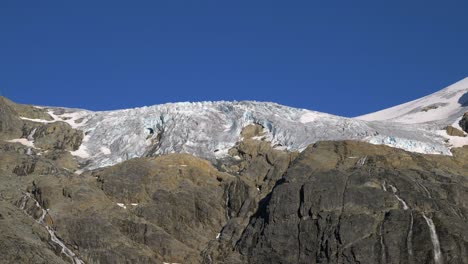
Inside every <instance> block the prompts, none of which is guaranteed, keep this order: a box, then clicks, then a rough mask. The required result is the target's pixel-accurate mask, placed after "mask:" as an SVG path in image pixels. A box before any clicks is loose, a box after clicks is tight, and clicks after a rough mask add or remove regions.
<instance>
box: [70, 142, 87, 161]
mask: <svg viewBox="0 0 468 264" xmlns="http://www.w3.org/2000/svg"><path fill="white" fill-rule="evenodd" d="M70 153H71V154H72V155H73V156H76V157H80V158H82V159H87V158H89V157H90V156H91V155H89V153H88V148H87V147H86V146H85V145H83V144H81V146H80V147H79V148H78V149H77V150H75V151H70Z"/></svg>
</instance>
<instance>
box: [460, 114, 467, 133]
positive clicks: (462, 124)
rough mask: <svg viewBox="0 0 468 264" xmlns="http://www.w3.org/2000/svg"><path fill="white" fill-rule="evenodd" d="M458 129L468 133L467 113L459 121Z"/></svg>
mask: <svg viewBox="0 0 468 264" xmlns="http://www.w3.org/2000/svg"><path fill="white" fill-rule="evenodd" d="M460 127H461V128H462V129H463V131H465V132H466V133H468V112H467V113H465V114H464V115H463V117H462V119H461V120H460Z"/></svg>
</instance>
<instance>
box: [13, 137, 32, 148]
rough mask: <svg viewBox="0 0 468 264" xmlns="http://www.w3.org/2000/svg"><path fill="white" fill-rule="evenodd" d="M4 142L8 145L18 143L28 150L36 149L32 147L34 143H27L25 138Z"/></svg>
mask: <svg viewBox="0 0 468 264" xmlns="http://www.w3.org/2000/svg"><path fill="white" fill-rule="evenodd" d="M6 142H10V143H20V144H22V145H24V146H26V147H30V148H36V147H35V146H34V142H33V141H29V140H27V139H26V138H16V139H11V140H7V141H6Z"/></svg>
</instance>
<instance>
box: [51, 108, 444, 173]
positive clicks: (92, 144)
mask: <svg viewBox="0 0 468 264" xmlns="http://www.w3.org/2000/svg"><path fill="white" fill-rule="evenodd" d="M47 109H48V111H50V112H52V116H53V118H54V119H55V121H63V122H67V123H69V124H70V125H71V126H72V127H74V128H76V129H79V130H82V131H83V133H84V135H85V136H84V139H83V142H82V145H81V146H80V148H79V149H78V150H76V151H74V152H72V154H74V155H75V156H76V157H77V158H78V159H80V161H81V162H82V163H83V164H86V167H85V169H95V168H99V167H105V166H110V165H114V164H117V163H119V162H122V161H124V160H127V159H131V158H135V157H142V156H150V155H159V154H168V153H189V154H193V155H196V156H199V157H202V158H206V159H209V160H215V159H219V158H223V157H226V156H227V155H228V150H229V149H230V148H231V147H233V146H234V145H235V144H236V143H237V142H239V141H240V140H241V130H242V129H243V128H244V127H245V126H247V125H249V124H260V125H262V126H263V127H264V130H265V131H266V135H265V139H264V140H267V141H270V142H271V144H272V145H273V146H275V147H276V148H280V149H287V150H290V151H302V150H303V149H305V148H306V147H307V146H308V145H310V144H313V143H315V142H317V141H324V140H361V141H366V142H370V143H372V144H385V145H389V146H393V147H397V148H402V149H405V150H408V151H414V152H420V153H430V154H445V155H450V148H449V146H447V144H446V143H444V141H443V137H442V136H441V135H439V134H437V133H436V131H431V130H426V129H424V128H422V127H420V126H418V125H415V124H405V125H403V124H398V123H389V122H380V121H363V120H357V119H353V118H345V117H339V116H334V115H330V114H325V113H320V112H315V111H310V110H305V109H297V108H292V107H287V106H283V105H279V104H276V103H265V102H254V101H242V102H223V101H221V102H197V103H170V104H163V105H155V106H151V107H141V108H135V109H125V110H117V111H102V112H93V111H88V110H80V109H67V108H47ZM151 131H154V133H151Z"/></svg>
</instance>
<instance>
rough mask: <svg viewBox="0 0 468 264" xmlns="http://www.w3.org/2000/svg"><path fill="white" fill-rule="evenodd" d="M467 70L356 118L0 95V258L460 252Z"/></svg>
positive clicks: (326, 257) (204, 259) (424, 258)
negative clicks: (100, 108)
mask: <svg viewBox="0 0 468 264" xmlns="http://www.w3.org/2000/svg"><path fill="white" fill-rule="evenodd" d="M467 84H468V81H467V79H465V80H463V81H460V82H458V83H456V84H454V85H452V86H450V87H447V88H445V89H443V90H441V91H439V92H437V93H435V94H432V95H429V96H427V97H424V98H421V99H418V100H415V101H413V102H410V103H407V104H403V105H401V106H396V107H393V108H390V109H387V110H382V111H379V112H377V113H374V114H369V115H365V116H361V117H358V118H345V117H339V116H334V115H329V114H325V113H319V112H314V111H309V110H305V109H296V108H291V107H286V106H282V105H278V104H275V103H264V102H252V101H243V102H199V103H174V104H164V105H155V106H151V107H142V108H136V109H126V110H118V111H104V112H93V111H88V110H81V109H70V108H61V107H44V106H31V105H21V104H16V103H14V102H12V101H10V100H8V99H6V98H3V97H0V263H54V264H59V263H73V264H83V263H102V264H108V263H109V264H110V263H162V264H166V263H172V264H174V263H203V264H214V263H226V264H244V263H249V264H257V263H259V264H260V263H275V264H280V263H281V264H283V263H286V264H289V263H291V264H292V263H347V264H348V263H349V264H358V263H380V264H387V263H409V264H415V263H423V264H434V263H435V264H442V263H457V264H462V263H468V230H467V228H466V226H467V225H468V220H467V219H468V204H467V202H466V201H468V177H467V175H468V166H467V160H468V146H464V145H468V142H467V139H468V137H466V132H467V130H468V114H467V113H466V111H467V110H468V109H467V101H466V97H467V92H468V91H467V87H468V85H467ZM434 154H437V155H434Z"/></svg>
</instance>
